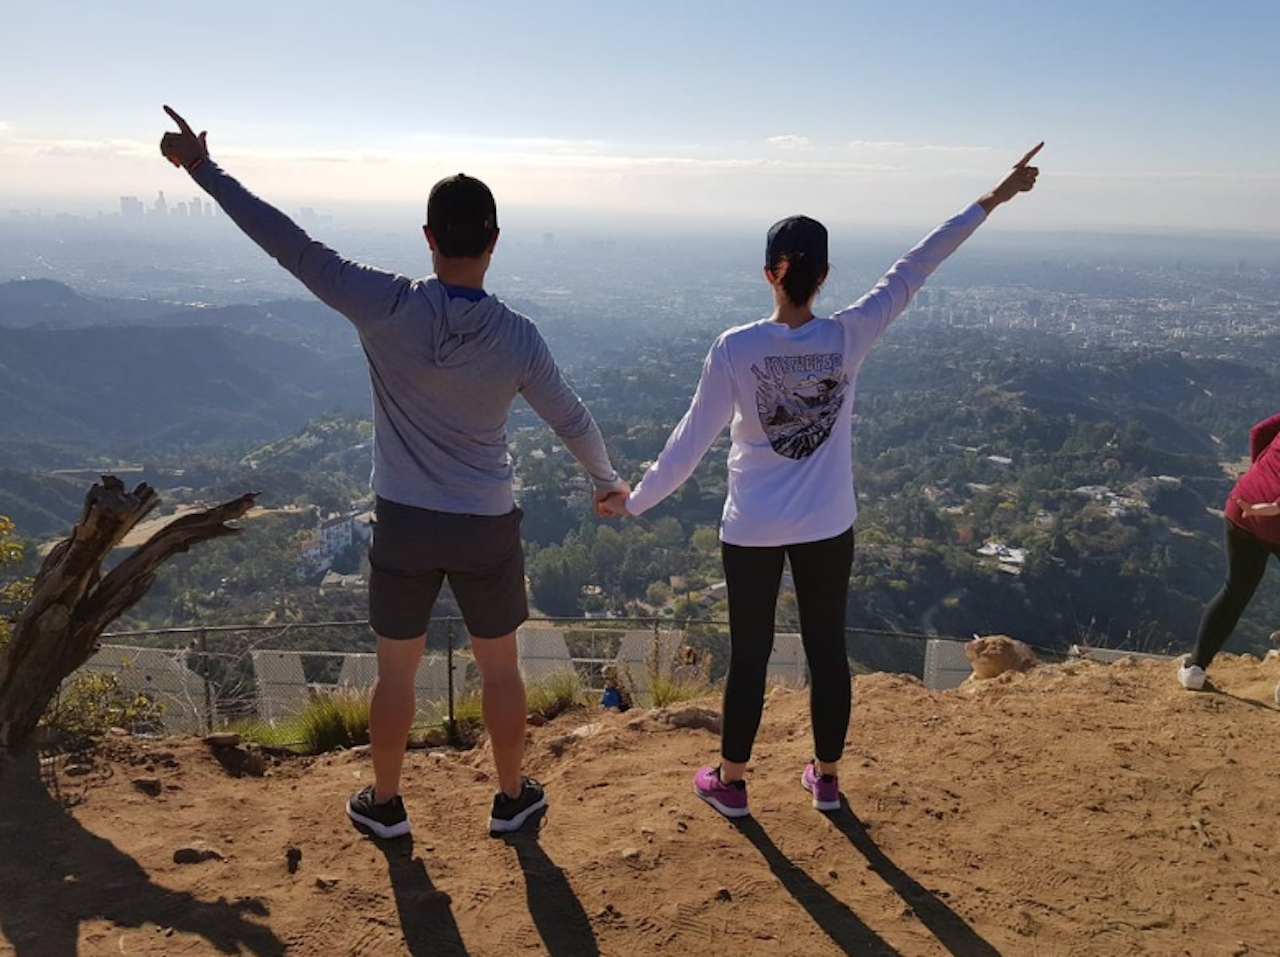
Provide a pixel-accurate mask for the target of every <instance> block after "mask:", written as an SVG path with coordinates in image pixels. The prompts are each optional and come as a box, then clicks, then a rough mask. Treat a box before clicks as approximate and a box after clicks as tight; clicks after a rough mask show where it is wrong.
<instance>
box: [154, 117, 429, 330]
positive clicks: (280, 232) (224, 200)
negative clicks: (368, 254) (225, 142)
mask: <svg viewBox="0 0 1280 957" xmlns="http://www.w3.org/2000/svg"><path fill="white" fill-rule="evenodd" d="M164 110H165V112H166V113H168V114H169V116H170V118H171V119H172V120H173V121H174V123H176V124H177V125H178V131H177V132H172V131H170V132H168V133H165V134H164V136H162V137H161V138H160V152H161V153H163V154H164V157H165V158H166V159H167V160H169V162H170V163H172V164H173V165H174V166H181V167H182V168H183V169H185V170H186V171H187V172H188V173H190V174H191V178H192V179H194V180H195V181H196V182H197V183H198V184H199V185H200V187H201V188H202V189H204V191H205V192H207V193H208V194H209V195H210V196H212V197H213V199H214V201H215V202H217V204H218V205H219V206H220V207H221V208H222V210H223V212H225V213H226V214H227V217H228V218H229V219H230V220H231V221H232V222H234V223H235V224H236V225H237V226H238V227H240V230H241V231H242V232H243V233H244V234H245V235H246V236H248V237H249V238H250V239H252V240H253V241H254V242H255V243H257V244H258V245H259V246H261V247H262V249H263V250H264V251H265V252H266V253H267V255H269V256H270V257H271V258H272V259H274V260H275V261H276V262H278V263H279V264H280V265H281V266H283V267H284V268H285V269H287V270H288V271H289V272H291V273H292V274H293V275H294V276H296V277H297V278H298V280H299V281H301V282H302V284H303V285H304V286H306V287H307V288H308V289H309V290H311V292H312V293H313V294H314V295H315V296H316V298H317V299H319V300H320V301H321V302H323V303H325V304H326V305H328V306H331V307H332V308H334V309H336V310H337V311H338V312H340V313H342V314H343V315H344V316H346V317H347V318H348V319H350V320H351V321H352V322H353V323H355V324H356V326H362V325H364V324H366V323H371V322H376V321H377V320H379V319H382V318H385V317H386V316H388V315H390V314H391V313H392V312H393V311H394V310H395V308H396V306H397V305H398V304H399V302H400V300H401V298H402V297H403V296H404V294H405V293H406V292H407V291H408V289H409V284H410V281H409V280H408V279H406V278H405V277H404V276H397V275H395V274H393V273H389V272H384V271H383V270H381V269H373V268H371V267H369V266H365V265H362V264H361V263H357V262H354V261H352V260H350V259H344V258H343V257H342V256H339V255H338V254H337V253H336V252H334V251H333V250H332V249H330V248H329V247H328V246H326V245H324V244H323V243H320V242H317V241H316V240H314V239H312V238H311V237H310V236H308V235H307V234H306V232H304V231H303V230H302V229H301V228H300V227H299V226H298V225H297V224H296V223H295V222H294V221H293V220H291V219H290V218H289V217H288V216H286V215H285V214H284V213H282V212H280V210H278V209H276V208H275V207H274V206H272V205H271V204H269V203H266V202H264V201H263V200H261V199H259V198H258V197H257V196H255V195H253V194H252V193H251V192H249V191H248V190H247V189H245V188H244V187H243V186H241V185H240V183H239V182H237V181H236V180H235V179H234V178H233V177H231V176H229V175H227V174H226V173H225V172H223V171H222V169H221V168H220V167H219V166H218V165H217V164H216V163H214V162H213V160H212V159H210V158H209V147H208V143H207V135H208V134H207V133H204V132H201V133H200V134H199V135H197V134H196V133H195V132H193V131H192V129H191V127H190V126H189V125H188V123H187V121H186V120H185V119H183V118H182V117H181V116H179V115H178V113H177V111H175V110H173V109H172V108H170V107H168V106H166V107H165V108H164Z"/></svg>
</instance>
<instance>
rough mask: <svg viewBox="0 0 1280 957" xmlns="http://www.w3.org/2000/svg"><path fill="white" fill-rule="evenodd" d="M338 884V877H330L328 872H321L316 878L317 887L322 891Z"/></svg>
mask: <svg viewBox="0 0 1280 957" xmlns="http://www.w3.org/2000/svg"><path fill="white" fill-rule="evenodd" d="M337 884H338V879H337V878H336V877H330V876H329V875H327V874H321V875H320V876H319V877H317V878H316V887H318V888H320V889H321V890H322V891H327V890H328V889H329V888H331V887H336V886H337Z"/></svg>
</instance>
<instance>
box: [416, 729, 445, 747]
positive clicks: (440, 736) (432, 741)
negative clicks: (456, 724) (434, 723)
mask: <svg viewBox="0 0 1280 957" xmlns="http://www.w3.org/2000/svg"><path fill="white" fill-rule="evenodd" d="M448 743H449V736H448V735H447V734H445V731H444V728H427V730H426V731H424V732H422V746H423V747H424V748H442V747H444V746H445V745H446V744H448Z"/></svg>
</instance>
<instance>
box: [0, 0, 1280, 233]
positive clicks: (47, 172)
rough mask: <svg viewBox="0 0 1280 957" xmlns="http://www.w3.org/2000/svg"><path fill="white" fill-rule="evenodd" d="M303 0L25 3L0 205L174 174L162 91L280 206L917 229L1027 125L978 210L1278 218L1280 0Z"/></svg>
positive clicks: (79, 197) (156, 183) (1038, 217)
mask: <svg viewBox="0 0 1280 957" xmlns="http://www.w3.org/2000/svg"><path fill="white" fill-rule="evenodd" d="M303 9H304V8H301V7H296V6H292V5H283V6H280V7H272V8H268V9H263V8H261V5H256V6H251V5H249V4H247V3H244V2H242V0H231V2H229V3H228V4H227V5H226V6H225V9H224V16H223V17H221V18H220V23H223V24H231V25H232V26H231V27H227V26H223V27H222V28H221V29H220V30H219V29H207V28H206V24H205V23H204V21H203V18H201V17H200V16H199V15H198V14H196V13H195V12H194V11H191V12H187V11H185V10H181V9H174V8H172V7H170V6H167V5H161V4H158V3H155V2H153V0H139V2H137V3H135V4H131V5H130V7H129V15H128V16H121V15H119V14H118V13H117V12H115V11H112V10H109V9H106V8H98V7H92V6H89V5H85V4H81V3H72V2H51V3H45V4H41V5H35V4H32V3H23V4H22V5H21V6H20V7H19V8H18V9H16V10H14V11H12V12H11V13H9V14H7V15H6V24H7V26H8V27H9V28H10V31H11V32H10V36H9V42H8V43H7V44H6V47H7V50H6V54H7V55H6V57H5V58H4V60H3V61H2V62H0V82H3V83H4V84H5V87H6V88H8V89H22V90H23V94H22V96H21V97H20V98H14V99H12V100H10V101H9V102H7V103H4V104H0V163H2V164H3V167H4V169H5V176H4V177H2V178H0V208H5V209H8V208H19V209H21V208H33V207H43V208H47V209H49V210H51V211H58V210H68V211H76V212H86V213H91V212H93V211H94V210H95V209H96V210H98V211H102V212H110V211H112V210H113V209H114V208H116V207H115V199H114V197H118V196H129V195H132V196H138V197H150V196H154V194H155V193H156V192H157V191H159V190H166V191H169V192H171V193H172V194H173V195H186V194H187V192H188V187H187V186H186V185H184V184H183V181H182V180H181V179H180V178H179V174H177V173H175V171H173V170H171V169H169V168H168V167H167V166H166V165H165V164H164V163H163V161H162V160H161V159H160V157H159V156H158V152H157V149H156V145H155V144H156V142H157V141H158V138H159V135H160V133H161V132H162V131H163V130H164V129H166V128H167V121H166V118H165V117H164V116H163V114H162V113H161V111H160V104H161V103H162V102H169V103H171V104H172V105H174V106H175V107H176V108H177V109H178V110H179V111H180V112H183V113H185V114H186V115H187V116H188V118H189V119H190V120H191V121H192V123H193V124H195V125H196V126H197V128H198V129H208V130H209V140H210V146H211V149H212V152H213V154H214V156H215V158H217V159H219V160H220V161H221V162H222V163H223V164H224V165H225V166H226V167H227V168H228V169H229V171H231V172H232V173H233V174H235V175H237V176H239V177H241V178H242V179H243V180H244V181H245V182H246V184H248V185H249V186H250V187H251V188H253V189H255V190H256V191H258V192H260V193H261V194H262V195H264V196H265V197H267V198H268V199H271V200H272V201H274V202H277V203H279V204H280V205H281V206H283V207H285V208H297V207H298V206H304V205H305V206H311V207H315V208H325V209H328V208H333V207H335V206H337V205H340V204H341V205H355V204H370V205H372V204H382V205H385V204H391V203H412V204H418V203H420V201H421V198H422V197H423V196H424V195H425V192H426V189H427V188H428V187H429V186H430V184H431V183H432V182H434V181H435V179H437V178H439V177H440V176H443V175H447V174H449V173H452V172H456V171H457V170H459V169H465V170H467V171H469V172H474V174H475V175H479V176H481V177H482V178H485V179H486V180H487V181H489V182H490V184H491V185H492V186H493V187H494V189H495V191H496V192H497V194H498V196H499V200H500V203H501V204H502V205H503V206H504V207H505V208H508V209H520V208H524V207H541V208H558V209H567V210H571V211H574V212H575V213H577V214H590V215H597V216H602V217H604V216H620V217H649V218H661V217H664V216H666V217H672V218H678V219H682V220H683V219H702V220H706V221H723V220H734V219H738V220H741V219H752V220H756V221H763V222H768V221H771V220H772V219H773V218H777V216H780V215H785V214H786V213H789V212H793V211H796V210H806V211H810V212H812V213H814V214H816V215H819V216H820V217H822V218H825V219H829V220H830V221H832V222H846V221H852V222H865V223H868V224H876V223H903V224H925V223H928V222H931V221H935V220H936V219H937V218H938V217H939V216H940V215H942V214H945V213H946V212H947V211H949V210H950V209H953V208H955V207H958V206H959V205H962V204H963V203H964V202H966V201H968V200H970V199H972V198H973V196H974V195H976V193H977V192H979V191H981V190H983V189H985V188H986V187H988V186H990V185H991V184H992V183H993V182H994V181H995V179H996V178H997V177H998V176H999V174H1000V173H1001V171H1002V170H1004V169H1006V168H1007V167H1008V165H1009V164H1010V163H1012V162H1013V161H1014V160H1015V159H1017V157H1018V156H1020V155H1021V153H1022V152H1023V151H1025V149H1026V148H1027V147H1028V146H1030V145H1031V144H1032V143H1034V142H1036V141H1038V140H1040V139H1044V140H1046V141H1047V143H1048V145H1047V146H1046V148H1045V151H1044V152H1043V153H1042V154H1041V156H1040V157H1039V158H1038V161H1039V162H1040V163H1041V165H1042V167H1043V168H1044V171H1045V176H1044V179H1043V180H1042V187H1041V189H1039V190H1037V192H1036V194H1035V196H1034V197H1033V198H1032V199H1031V200H1030V201H1029V202H1028V203H1026V204H1025V206H1020V207H1019V209H1018V211H1017V212H1016V213H1010V214H1008V215H1005V214H1003V213H1002V215H1001V217H1000V224H1001V228H1009V229H1041V228H1048V229H1063V228H1066V229H1081V230H1090V229H1109V228H1143V229H1156V230H1159V229H1171V230H1182V231H1185V230H1199V231H1204V232H1207V233H1218V232H1262V233H1271V234H1274V233H1276V232H1277V229H1278V227H1277V226H1276V225H1275V224H1276V223H1277V221H1280V175H1277V174H1276V173H1275V172H1274V166H1273V163H1272V162H1271V157H1273V156H1274V155H1276V152H1277V148H1280V132H1278V131H1277V130H1276V129H1275V126H1274V124H1267V123H1262V122H1259V121H1258V119H1257V118H1258V117H1260V116H1265V115H1269V113H1270V112H1271V111H1272V110H1273V106H1272V104H1271V102H1270V101H1271V98H1272V97H1273V96H1274V92H1275V90H1276V89H1280V66H1277V63H1276V58H1275V57H1274V55H1273V51H1274V49H1275V46H1276V41H1277V40H1280V13H1278V12H1277V11H1276V10H1275V8H1274V7H1273V6H1272V5H1270V4H1268V3H1264V2H1262V0H1230V2H1227V3H1225V4H1223V5H1219V6H1217V7H1215V8H1214V9H1213V10H1208V9H1206V8H1203V7H1202V6H1200V5H1196V4H1193V3H1190V2H1186V0H1175V2H1170V3H1166V4H1161V5H1158V6H1157V5H1153V4H1131V5H1126V6H1123V7H1116V6H1114V5H1106V6H1104V5H1103V4H1102V3H1100V2H1096V0H1085V2H1082V3H1079V4H1075V5H1072V6H1071V7H1070V8H1069V9H1063V10H1043V11H1036V12H1035V13H1034V14H1030V13H1028V12H1027V10H1026V9H1025V8H1024V7H1023V6H1021V5H1015V4H1011V3H1005V2H996V0H991V2H982V3H978V4H976V5H966V7H965V9H963V10H959V9H955V8H954V5H950V6H949V5H946V4H943V3H941V2H937V0H924V2H922V3H920V4H915V5H912V6H911V7H910V8H909V9H908V8H901V7H895V6H889V5H886V6H884V7H877V8H863V7H857V8H855V7H853V6H851V5H847V4H838V3H834V2H828V3H816V4H813V5H810V6H808V7H806V8H805V9H804V11H803V12H802V13H800V12H796V13H792V12H788V11H783V10H781V9H780V8H777V7H775V6H773V5H769V4H763V3H754V2H752V3H737V4H727V3H707V4H699V5H696V6H690V5H680V4H676V3H674V2H666V0H660V2H656V3H654V4H652V5H650V6H649V7H646V9H645V11H644V13H643V15H641V14H639V13H637V12H636V11H634V10H632V11H621V10H613V9H608V8H606V9H601V8H595V7H589V6H583V5H575V4H569V3H564V2H551V3H548V4H544V5H540V7H539V8H538V10H537V11H536V12H534V11H531V10H530V9H528V8H527V7H523V6H521V5H518V4H514V3H505V2H503V3H494V4H486V5H484V7H483V8H481V9H473V8H470V7H467V8H463V7H458V6H456V5H446V4H443V3H435V2H432V3H423V4H413V5H410V4H407V3H399V2H383V3H379V4H376V5H375V6H374V7H373V8H371V9H369V10H368V11H367V12H363V13H362V15H361V16H360V17H356V16H353V15H352V14H351V13H350V12H349V10H348V9H347V8H345V7H341V6H339V5H337V4H334V3H326V2H322V3H317V4H312V5H308V6H307V7H306V8H305V11H306V12H305V15H304V14H303V12H302V11H303ZM389 25H390V26H394V29H389ZM175 35H180V36H184V37H188V36H193V37H197V38H198V40H196V42H191V43H186V42H184V43H181V44H175V43H173V42H172V38H173V37H174V36H175ZM51 47H56V48H57V50H58V51H59V56H58V57H57V58H56V59H53V58H50V57H49V56H48V52H49V49H50V48H51ZM1209 62H1211V63H1212V65H1213V69H1212V70H1207V69H1202V68H1200V67H1197V64H1200V65H1202V66H1203V65H1204V64H1206V63H1209Z"/></svg>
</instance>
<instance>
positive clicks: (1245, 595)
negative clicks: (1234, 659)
mask: <svg viewBox="0 0 1280 957" xmlns="http://www.w3.org/2000/svg"><path fill="white" fill-rule="evenodd" d="M1272 555H1276V556H1277V557H1280V545H1272V544H1270V543H1269V542H1264V541H1261V540H1259V539H1257V538H1255V537H1254V536H1253V535H1252V534H1251V533H1250V532H1247V531H1245V530H1244V529H1243V528H1241V527H1240V526H1239V525H1236V524H1234V523H1232V522H1230V521H1228V522H1227V580H1226V583H1225V584H1224V585H1223V586H1222V590H1221V591H1220V592H1218V594H1216V595H1214V596H1213V600H1212V601H1210V602H1209V604H1208V606H1207V607H1206V608H1205V610H1204V618H1202V619H1201V620H1200V634H1199V635H1198V636H1197V637H1196V650H1195V651H1194V652H1192V655H1191V662H1192V664H1196V665H1199V666H1200V667H1201V668H1208V667H1209V662H1211V661H1213V657H1214V655H1216V654H1217V653H1218V652H1219V651H1221V650H1222V646H1223V645H1225V644H1226V643H1227V639H1228V638H1230V637H1231V632H1233V631H1234V630H1235V627H1236V622H1238V621H1239V620H1240V616H1241V615H1242V614H1243V613H1244V609H1245V606H1247V605H1248V604H1249V600H1250V599H1251V598H1253V593H1254V592H1255V591H1257V590H1258V584H1259V582H1261V581H1262V574H1263V572H1265V571H1266V570H1267V559H1268V558H1270V557H1271V556H1272Z"/></svg>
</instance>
